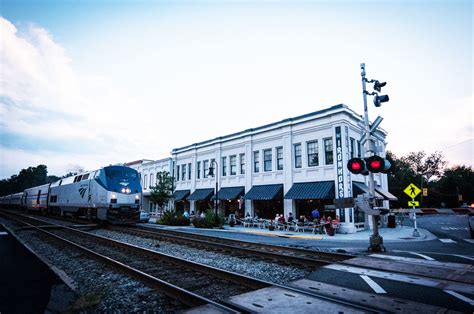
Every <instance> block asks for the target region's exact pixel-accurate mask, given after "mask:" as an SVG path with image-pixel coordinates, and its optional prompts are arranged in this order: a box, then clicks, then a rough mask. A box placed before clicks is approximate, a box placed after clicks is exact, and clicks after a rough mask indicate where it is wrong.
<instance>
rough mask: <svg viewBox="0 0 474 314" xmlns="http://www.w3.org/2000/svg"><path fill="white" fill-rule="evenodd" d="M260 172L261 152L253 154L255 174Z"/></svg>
mask: <svg viewBox="0 0 474 314" xmlns="http://www.w3.org/2000/svg"><path fill="white" fill-rule="evenodd" d="M259 171H260V160H259V152H258V151H255V152H253V172H259Z"/></svg>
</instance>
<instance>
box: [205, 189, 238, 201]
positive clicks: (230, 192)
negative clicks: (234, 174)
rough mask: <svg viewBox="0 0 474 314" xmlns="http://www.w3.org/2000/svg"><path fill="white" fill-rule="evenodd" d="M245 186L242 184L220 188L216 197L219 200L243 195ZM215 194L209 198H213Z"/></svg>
mask: <svg viewBox="0 0 474 314" xmlns="http://www.w3.org/2000/svg"><path fill="white" fill-rule="evenodd" d="M244 191H245V187H243V186H233V187H226V188H221V189H220V190H219V192H218V193H217V198H218V199H219V200H223V201H225V200H235V199H238V198H239V197H241V196H242V195H244ZM215 198H216V197H215V195H214V196H213V197H212V198H211V199H215Z"/></svg>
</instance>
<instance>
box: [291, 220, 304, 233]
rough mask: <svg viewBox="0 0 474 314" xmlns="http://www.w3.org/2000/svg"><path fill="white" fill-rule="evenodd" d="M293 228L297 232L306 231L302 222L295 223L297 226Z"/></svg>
mask: <svg viewBox="0 0 474 314" xmlns="http://www.w3.org/2000/svg"><path fill="white" fill-rule="evenodd" d="M293 228H294V229H295V232H299V231H301V232H303V231H304V223H302V222H295V225H294V226H293Z"/></svg>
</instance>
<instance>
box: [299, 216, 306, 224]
mask: <svg viewBox="0 0 474 314" xmlns="http://www.w3.org/2000/svg"><path fill="white" fill-rule="evenodd" d="M298 222H299V223H302V224H304V223H305V222H306V217H305V216H304V215H301V216H300V218H298Z"/></svg>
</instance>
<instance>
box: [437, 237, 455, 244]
mask: <svg viewBox="0 0 474 314" xmlns="http://www.w3.org/2000/svg"><path fill="white" fill-rule="evenodd" d="M439 240H440V241H441V242H443V243H457V242H456V241H454V240H451V239H441V238H439Z"/></svg>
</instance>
